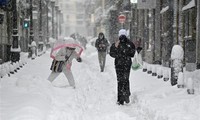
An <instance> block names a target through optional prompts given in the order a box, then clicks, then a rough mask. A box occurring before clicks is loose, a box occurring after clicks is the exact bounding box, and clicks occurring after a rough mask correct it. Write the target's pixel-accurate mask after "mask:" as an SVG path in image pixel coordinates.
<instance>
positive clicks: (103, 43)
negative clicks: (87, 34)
mask: <svg viewBox="0 0 200 120" xmlns="http://www.w3.org/2000/svg"><path fill="white" fill-rule="evenodd" d="M101 35H102V36H103V38H100V36H101ZM108 46H109V43H108V40H107V39H106V38H105V36H104V34H103V33H99V36H98V39H97V40H96V42H95V47H96V48H97V50H98V52H106V51H107V48H108Z"/></svg>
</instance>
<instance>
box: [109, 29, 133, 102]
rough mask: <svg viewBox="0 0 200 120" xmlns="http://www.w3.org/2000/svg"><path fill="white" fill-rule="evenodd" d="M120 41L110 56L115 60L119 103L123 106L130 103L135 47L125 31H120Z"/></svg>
mask: <svg viewBox="0 0 200 120" xmlns="http://www.w3.org/2000/svg"><path fill="white" fill-rule="evenodd" d="M118 36H119V40H117V41H116V42H115V43H113V44H112V45H111V47H110V56H111V57H113V58H115V70H116V74H117V83H118V84H117V85H118V86H117V92H118V95H117V103H118V104H119V105H123V104H124V102H125V103H129V102H130V100H129V96H130V95H131V93H130V86H129V75H130V70H131V64H132V61H131V58H132V57H134V54H135V45H134V44H133V42H131V41H130V40H129V39H128V38H127V32H126V30H125V29H121V30H120V31H119V34H118Z"/></svg>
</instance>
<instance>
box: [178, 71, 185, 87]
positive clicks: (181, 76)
mask: <svg viewBox="0 0 200 120" xmlns="http://www.w3.org/2000/svg"><path fill="white" fill-rule="evenodd" d="M177 87H178V88H184V77H183V72H179V74H178V85H177Z"/></svg>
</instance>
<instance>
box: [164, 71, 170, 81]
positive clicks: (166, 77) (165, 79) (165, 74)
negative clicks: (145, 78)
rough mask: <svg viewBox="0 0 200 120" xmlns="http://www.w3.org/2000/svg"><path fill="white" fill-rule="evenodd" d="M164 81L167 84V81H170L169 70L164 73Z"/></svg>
mask: <svg viewBox="0 0 200 120" xmlns="http://www.w3.org/2000/svg"><path fill="white" fill-rule="evenodd" d="M163 77H164V78H163V80H164V81H165V82H166V81H168V80H169V71H168V70H165V71H164V72H163Z"/></svg>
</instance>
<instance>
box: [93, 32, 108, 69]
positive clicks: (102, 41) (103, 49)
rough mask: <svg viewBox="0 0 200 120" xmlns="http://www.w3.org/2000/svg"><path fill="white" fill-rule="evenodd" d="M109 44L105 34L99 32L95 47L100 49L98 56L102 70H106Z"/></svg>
mask: <svg viewBox="0 0 200 120" xmlns="http://www.w3.org/2000/svg"><path fill="white" fill-rule="evenodd" d="M108 46H109V43H108V40H107V39H106V38H105V36H104V34H103V33H102V32H101V33H99V36H98V39H97V40H96V42H95V47H96V48H97V50H98V58H99V65H100V69H101V72H103V71H104V67H105V63H106V54H107V49H108Z"/></svg>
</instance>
